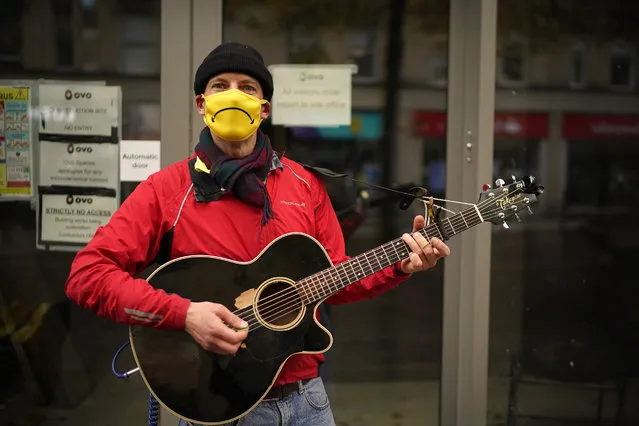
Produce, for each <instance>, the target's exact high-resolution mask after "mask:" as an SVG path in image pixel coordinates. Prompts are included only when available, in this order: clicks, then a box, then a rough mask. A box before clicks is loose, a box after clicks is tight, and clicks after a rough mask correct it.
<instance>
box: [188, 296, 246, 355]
mask: <svg viewBox="0 0 639 426" xmlns="http://www.w3.org/2000/svg"><path fill="white" fill-rule="evenodd" d="M225 323H226V324H225ZM227 324H228V325H227ZM229 326H230V327H229ZM231 327H234V328H238V329H243V328H246V327H248V324H247V323H246V322H244V321H242V319H241V318H239V317H238V316H236V315H234V314H233V313H232V312H231V311H229V310H228V309H227V308H226V307H225V306H224V305H220V304H218V303H210V302H195V303H194V302H191V305H190V306H189V310H188V311H187V312H186V324H185V326H184V329H185V330H186V332H187V333H189V334H190V335H191V336H192V337H193V339H195V341H196V342H198V343H199V344H200V345H201V346H202V347H203V348H204V349H206V350H207V351H210V352H214V353H216V354H219V355H231V354H235V353H236V352H237V350H238V348H239V347H240V345H241V344H242V342H243V341H244V339H246V336H247V335H248V331H247V330H241V331H235V330H233V329H232V328H231Z"/></svg>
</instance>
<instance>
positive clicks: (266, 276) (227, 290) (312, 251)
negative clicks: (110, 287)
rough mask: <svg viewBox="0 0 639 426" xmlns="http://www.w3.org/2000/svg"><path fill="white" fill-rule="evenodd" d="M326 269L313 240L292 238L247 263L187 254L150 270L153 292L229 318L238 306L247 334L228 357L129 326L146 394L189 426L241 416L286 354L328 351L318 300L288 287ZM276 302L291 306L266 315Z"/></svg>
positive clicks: (183, 338) (184, 336)
mask: <svg viewBox="0 0 639 426" xmlns="http://www.w3.org/2000/svg"><path fill="white" fill-rule="evenodd" d="M331 266H332V264H331V261H330V259H329V258H328V256H327V254H326V252H325V250H324V249H323V248H322V247H321V246H320V244H319V243H318V242H317V241H316V240H315V239H313V238H311V237H309V236H307V235H305V234H297V233H295V234H286V235H284V236H282V237H279V238H278V239H276V240H274V241H273V242H272V243H271V244H270V245H269V246H268V247H267V248H265V249H264V251H262V253H261V254H260V255H259V256H258V257H256V258H255V259H254V260H253V261H251V262H234V261H229V260H225V259H221V258H217V257H212V256H187V257H182V258H178V259H175V260H172V261H170V262H168V263H166V264H164V265H163V266H161V267H160V268H158V269H157V270H156V271H155V272H153V274H152V275H151V276H150V277H149V278H148V281H149V283H150V284H151V285H153V287H155V288H157V289H162V290H165V291H166V292H167V293H176V294H179V295H180V296H183V297H185V298H188V299H190V300H192V301H194V302H203V301H208V302H215V303H220V304H222V305H224V306H226V307H227V308H228V309H229V310H230V311H231V312H236V311H238V309H240V308H243V310H242V311H240V312H245V313H248V314H249V315H250V318H251V319H248V318H247V317H246V315H243V316H242V317H243V318H246V319H247V320H248V322H249V325H250V332H249V334H248V337H247V339H246V340H245V341H244V344H243V345H242V347H241V348H240V349H239V351H238V352H237V354H236V355H235V356H221V355H216V354H214V353H211V352H208V351H206V350H204V349H203V348H202V347H201V346H200V345H199V344H198V343H197V342H195V340H193V338H192V337H191V336H190V335H189V334H188V333H186V332H185V331H164V330H160V329H155V328H150V327H145V326H131V328H130V333H129V337H130V341H131V348H132V350H133V354H134V357H135V361H136V363H137V365H138V367H139V369H140V373H141V374H142V377H143V379H144V381H145V383H146V385H147V387H148V388H149V390H150V391H151V393H152V394H153V396H154V397H155V398H156V399H157V400H158V401H159V402H160V404H162V405H163V406H165V407H166V408H167V409H168V410H169V411H171V412H172V413H174V414H175V415H177V416H179V417H182V418H184V419H186V420H188V421H191V422H193V423H199V424H224V423H227V422H231V421H233V420H235V419H238V418H240V417H242V416H244V415H245V414H246V413H248V412H249V411H250V410H251V409H252V408H253V407H255V406H256V405H257V404H258V403H259V402H260V401H261V400H262V399H263V398H264V396H265V395H266V393H267V392H268V391H269V390H270V389H271V387H272V385H273V383H274V381H275V379H276V377H277V375H278V374H279V372H280V370H281V369H282V366H283V364H284V362H285V361H286V360H287V359H288V358H289V357H290V356H291V355H294V354H297V353H323V352H325V351H327V350H328V349H329V348H330V346H331V345H332V343H333V338H332V336H331V334H330V333H329V332H328V330H326V328H324V327H323V326H321V325H320V323H319V322H318V321H317V320H316V317H315V312H316V310H317V308H318V306H319V304H320V303H321V302H322V301H323V299H322V300H320V301H319V302H316V303H314V304H310V305H307V306H303V303H302V300H303V299H302V295H301V294H300V293H298V290H296V289H295V287H294V283H295V282H296V281H298V280H300V279H302V278H305V277H307V276H309V275H312V274H314V273H315V272H318V271H320V270H323V269H325V268H328V267H331ZM283 291H284V292H285V293H282V292H283ZM282 295H285V296H286V298H282ZM278 298H279V299H282V300H281V301H282V302H286V303H288V305H289V306H291V307H292V309H286V311H285V312H288V313H289V315H287V316H284V317H283V316H281V315H269V313H271V312H272V309H271V310H269V306H268V305H267V302H273V301H277V299H278ZM291 300H292V301H294V302H296V303H292V302H290V301H291ZM272 306H274V305H271V307H272ZM280 307H282V305H280ZM284 307H287V305H285V306H284ZM296 307H297V308H296Z"/></svg>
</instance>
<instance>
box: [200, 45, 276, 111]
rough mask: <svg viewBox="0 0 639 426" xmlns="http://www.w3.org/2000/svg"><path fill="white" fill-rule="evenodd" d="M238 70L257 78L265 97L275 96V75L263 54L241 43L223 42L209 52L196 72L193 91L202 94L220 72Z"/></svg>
mask: <svg viewBox="0 0 639 426" xmlns="http://www.w3.org/2000/svg"><path fill="white" fill-rule="evenodd" d="M225 72H237V73H242V74H246V75H249V76H251V77H253V78H254V79H256V80H257V81H258V83H260V86H262V91H263V92H264V98H265V99H269V100H270V99H271V97H272V96H273V77H272V76H271V73H270V72H269V70H268V68H266V66H265V65H264V59H262V55H260V53H259V52H258V51H257V50H256V49H255V48H253V47H251V46H248V45H246V44H240V43H222V44H220V45H219V46H218V47H216V48H215V49H213V50H212V51H211V53H209V54H208V55H207V56H206V58H204V60H203V61H202V63H201V64H200V66H199V67H198V69H197V71H196V73H195V82H194V83H193V91H194V92H195V95H201V94H202V93H204V91H205V90H206V85H207V83H208V82H209V80H210V79H211V78H213V77H215V76H216V75H218V74H222V73H225Z"/></svg>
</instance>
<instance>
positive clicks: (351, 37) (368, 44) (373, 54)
mask: <svg viewBox="0 0 639 426" xmlns="http://www.w3.org/2000/svg"><path fill="white" fill-rule="evenodd" d="M347 40H348V59H349V61H350V62H351V63H352V64H355V65H357V74H356V75H354V76H353V82H363V81H374V80H376V79H377V75H378V73H377V63H376V62H377V37H376V32H375V29H373V28H366V29H359V30H352V31H350V32H349V34H348V38H347Z"/></svg>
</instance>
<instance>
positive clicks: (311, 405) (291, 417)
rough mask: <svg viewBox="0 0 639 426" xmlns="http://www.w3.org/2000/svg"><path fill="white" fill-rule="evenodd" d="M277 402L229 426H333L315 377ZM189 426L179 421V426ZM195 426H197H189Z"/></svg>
mask: <svg viewBox="0 0 639 426" xmlns="http://www.w3.org/2000/svg"><path fill="white" fill-rule="evenodd" d="M298 386H299V388H298V390H297V391H296V392H292V393H291V394H289V395H287V396H285V397H284V398H282V399H279V400H269V401H262V402H261V403H260V404H258V405H257V407H255V408H254V409H253V410H252V411H250V412H249V413H248V414H247V415H246V416H244V417H242V418H240V419H239V420H236V421H234V422H231V423H227V424H228V425H229V426H335V420H334V419H333V412H332V410H331V406H330V403H329V401H328V395H327V394H326V389H324V383H323V382H322V379H321V378H320V377H317V378H315V379H313V380H311V381H309V382H308V383H306V384H305V385H302V384H301V382H299V384H298ZM190 425H191V424H190V423H188V422H185V421H184V420H180V422H179V423H178V426H190ZM192 426H197V425H192Z"/></svg>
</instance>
